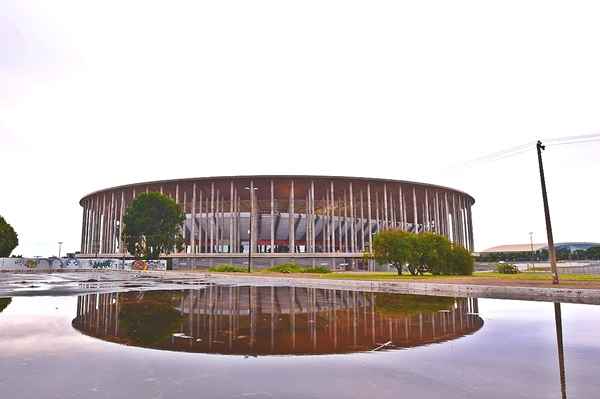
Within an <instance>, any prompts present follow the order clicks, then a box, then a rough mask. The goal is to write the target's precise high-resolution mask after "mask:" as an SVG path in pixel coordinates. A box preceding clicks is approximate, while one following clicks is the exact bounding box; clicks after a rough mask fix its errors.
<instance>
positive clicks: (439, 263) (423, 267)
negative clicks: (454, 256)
mask: <svg viewBox="0 0 600 399" xmlns="http://www.w3.org/2000/svg"><path fill="white" fill-rule="evenodd" d="M413 240H414V245H413V248H414V251H415V253H414V256H413V261H414V263H413V264H412V265H409V271H410V272H411V274H413V275H416V274H420V275H423V273H427V272H429V273H432V274H445V272H446V271H447V270H446V269H447V266H448V253H449V252H450V247H451V245H450V241H448V239H447V238H446V237H445V236H442V235H440V234H436V233H430V232H425V233H421V234H415V235H414V237H413Z"/></svg>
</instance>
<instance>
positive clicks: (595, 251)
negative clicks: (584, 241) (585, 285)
mask: <svg viewBox="0 0 600 399" xmlns="http://www.w3.org/2000/svg"><path fill="white" fill-rule="evenodd" d="M585 255H586V257H587V259H592V260H600V246H596V247H589V248H588V249H586V251H585Z"/></svg>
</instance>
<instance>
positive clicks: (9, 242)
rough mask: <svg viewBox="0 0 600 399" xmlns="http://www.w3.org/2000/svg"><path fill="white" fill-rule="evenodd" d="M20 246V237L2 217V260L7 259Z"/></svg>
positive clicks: (0, 240) (0, 237)
mask: <svg viewBox="0 0 600 399" xmlns="http://www.w3.org/2000/svg"><path fill="white" fill-rule="evenodd" d="M17 245H19V237H18V236H17V233H16V232H15V229H13V227H12V226H11V225H10V224H8V223H7V222H6V220H4V218H3V217H2V216H0V258H7V257H9V256H10V253H11V252H12V251H13V249H15V248H16V247H17Z"/></svg>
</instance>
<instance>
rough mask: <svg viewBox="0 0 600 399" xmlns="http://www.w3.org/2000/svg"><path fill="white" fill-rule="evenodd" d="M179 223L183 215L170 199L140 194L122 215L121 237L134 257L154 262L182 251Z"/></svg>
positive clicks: (164, 196)
mask: <svg viewBox="0 0 600 399" xmlns="http://www.w3.org/2000/svg"><path fill="white" fill-rule="evenodd" d="M183 221H184V215H183V212H182V211H181V208H180V207H179V205H177V203H176V202H175V201H174V200H173V199H171V198H169V197H167V196H166V195H163V194H160V193H143V194H140V195H139V196H137V197H136V198H135V199H134V200H133V202H132V203H131V204H130V205H129V207H128V208H127V211H126V212H125V215H124V216H123V224H124V225H125V226H124V228H123V232H122V237H123V240H124V241H125V243H126V245H127V250H128V251H129V253H130V254H132V255H133V256H135V257H136V258H138V259H139V258H144V259H158V258H159V257H160V255H161V254H169V253H170V252H171V251H173V249H177V250H181V249H182V248H183V242H184V241H183V237H182V235H181V224H182V223H183Z"/></svg>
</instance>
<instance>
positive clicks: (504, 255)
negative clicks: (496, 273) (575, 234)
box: [478, 242, 600, 262]
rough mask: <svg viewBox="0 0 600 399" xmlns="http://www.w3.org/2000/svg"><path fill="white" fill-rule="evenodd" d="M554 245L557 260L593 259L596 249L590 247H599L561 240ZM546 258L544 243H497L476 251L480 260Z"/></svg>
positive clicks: (597, 246) (546, 251) (533, 259)
mask: <svg viewBox="0 0 600 399" xmlns="http://www.w3.org/2000/svg"><path fill="white" fill-rule="evenodd" d="M554 246H555V248H556V255H557V257H558V259H559V260H587V259H592V260H593V259H596V255H595V252H596V251H594V250H590V249H595V248H600V243H594V242H562V243H557V244H555V245H554ZM599 253H600V252H599ZM547 260H548V245H547V244H545V243H544V244H531V243H530V244H511V245H498V246H495V247H491V248H488V249H486V250H483V251H481V252H479V253H478V261H481V262H496V261H504V262H531V261H535V262H540V261H547Z"/></svg>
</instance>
